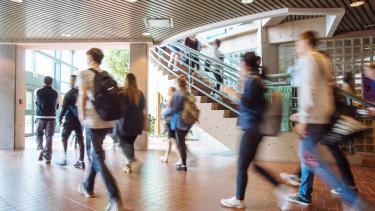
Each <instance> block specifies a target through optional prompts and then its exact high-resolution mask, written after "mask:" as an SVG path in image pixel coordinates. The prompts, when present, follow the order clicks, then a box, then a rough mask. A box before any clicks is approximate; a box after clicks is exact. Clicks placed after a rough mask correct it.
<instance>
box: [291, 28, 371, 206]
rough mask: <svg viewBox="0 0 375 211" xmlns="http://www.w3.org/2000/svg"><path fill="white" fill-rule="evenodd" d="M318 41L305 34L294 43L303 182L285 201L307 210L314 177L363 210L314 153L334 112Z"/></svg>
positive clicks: (328, 65)
mask: <svg viewBox="0 0 375 211" xmlns="http://www.w3.org/2000/svg"><path fill="white" fill-rule="evenodd" d="M316 46H317V40H316V37H315V34H314V32H311V31H307V32H304V33H302V34H300V35H299V37H298V41H297V42H296V50H297V51H298V55H299V56H300V57H299V60H298V68H300V69H299V70H300V73H299V76H300V77H301V84H300V86H299V90H298V94H299V96H298V103H299V105H298V107H299V108H298V122H299V124H297V125H296V129H297V132H298V133H299V134H300V136H301V137H302V141H301V144H300V152H299V156H300V160H301V172H302V181H301V185H300V187H299V190H298V193H296V194H293V195H290V196H288V197H287V199H288V201H290V202H293V203H298V204H300V205H304V206H308V205H310V204H311V200H312V197H311V193H312V191H313V180H314V174H317V175H319V176H320V178H322V179H323V180H324V181H325V182H327V183H328V185H329V186H330V187H331V188H333V189H336V190H337V189H340V191H341V194H340V195H339V196H340V198H341V199H343V200H344V201H345V202H346V203H348V204H349V205H350V206H351V207H352V208H353V209H354V210H363V206H364V204H363V203H362V202H363V200H362V199H361V198H360V197H359V195H358V194H357V193H356V192H355V191H353V190H352V189H350V188H349V187H347V186H346V185H345V184H344V183H343V182H342V181H341V180H340V179H338V178H337V177H336V176H335V174H334V173H333V172H332V171H331V169H329V168H328V167H327V166H326V165H325V164H324V163H323V162H322V161H321V160H320V159H321V157H320V155H319V154H318V152H317V150H316V144H318V143H319V142H320V141H321V140H322V138H323V136H324V134H325V133H326V132H327V130H328V128H329V127H328V125H329V123H330V119H331V116H332V114H333V112H334V97H333V92H332V79H331V78H330V77H329V75H330V74H327V73H329V72H330V71H332V70H331V68H332V65H331V62H330V61H329V59H328V58H327V57H326V56H325V55H323V54H322V53H319V52H318V51H317V49H316Z"/></svg>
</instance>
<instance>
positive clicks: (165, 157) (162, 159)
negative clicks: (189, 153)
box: [160, 156, 168, 163]
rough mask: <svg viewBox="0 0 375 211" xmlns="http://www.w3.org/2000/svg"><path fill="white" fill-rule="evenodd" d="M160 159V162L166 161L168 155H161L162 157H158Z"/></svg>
mask: <svg viewBox="0 0 375 211" xmlns="http://www.w3.org/2000/svg"><path fill="white" fill-rule="evenodd" d="M160 161H161V162H162V163H168V157H167V156H162V157H160Z"/></svg>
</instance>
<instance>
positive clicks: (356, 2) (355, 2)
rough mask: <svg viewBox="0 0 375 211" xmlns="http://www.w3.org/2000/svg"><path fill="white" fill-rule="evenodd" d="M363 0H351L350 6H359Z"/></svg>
mask: <svg viewBox="0 0 375 211" xmlns="http://www.w3.org/2000/svg"><path fill="white" fill-rule="evenodd" d="M364 3H365V2H364V1H361V0H359V1H353V2H352V3H351V4H350V6H351V7H359V6H361V5H363V4H364Z"/></svg>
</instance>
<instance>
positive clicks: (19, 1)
mask: <svg viewBox="0 0 375 211" xmlns="http://www.w3.org/2000/svg"><path fill="white" fill-rule="evenodd" d="M11 1H13V2H17V3H22V2H23V0H11Z"/></svg>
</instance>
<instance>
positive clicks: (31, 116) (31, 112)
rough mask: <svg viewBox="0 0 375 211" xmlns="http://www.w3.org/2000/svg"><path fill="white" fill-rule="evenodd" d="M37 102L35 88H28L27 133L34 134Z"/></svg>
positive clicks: (27, 134) (28, 134)
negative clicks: (35, 100)
mask: <svg viewBox="0 0 375 211" xmlns="http://www.w3.org/2000/svg"><path fill="white" fill-rule="evenodd" d="M34 107H35V102H34V90H32V89H27V91H26V108H25V135H26V136H33V135H34V131H35V130H34V122H35V109H34Z"/></svg>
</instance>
